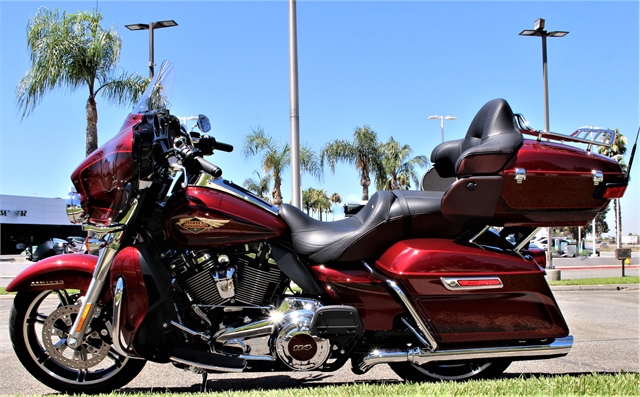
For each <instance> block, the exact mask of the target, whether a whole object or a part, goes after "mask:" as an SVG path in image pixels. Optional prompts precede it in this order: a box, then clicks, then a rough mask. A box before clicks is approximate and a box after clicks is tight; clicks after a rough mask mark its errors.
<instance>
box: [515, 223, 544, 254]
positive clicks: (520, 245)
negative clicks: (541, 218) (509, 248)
mask: <svg viewBox="0 0 640 397" xmlns="http://www.w3.org/2000/svg"><path fill="white" fill-rule="evenodd" d="M540 229H542V228H541V227H537V228H535V229H533V231H532V232H531V233H529V235H528V236H527V237H526V238H525V239H523V240H522V241H521V242H520V244H518V245H516V247H515V248H514V249H513V250H514V251H516V252H519V251H520V250H521V249H522V248H524V246H525V245H527V244H529V241H531V239H532V238H533V236H535V235H536V234H538V232H539V231H540Z"/></svg>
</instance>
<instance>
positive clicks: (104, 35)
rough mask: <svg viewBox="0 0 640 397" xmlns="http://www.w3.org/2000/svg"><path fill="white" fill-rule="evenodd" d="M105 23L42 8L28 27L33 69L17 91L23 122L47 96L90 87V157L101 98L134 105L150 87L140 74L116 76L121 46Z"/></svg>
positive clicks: (91, 15) (98, 18) (95, 141)
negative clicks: (57, 92) (97, 101)
mask: <svg viewBox="0 0 640 397" xmlns="http://www.w3.org/2000/svg"><path fill="white" fill-rule="evenodd" d="M101 20H102V15H101V14H100V13H96V12H95V11H94V12H86V11H85V12H78V13H76V14H67V13H66V12H63V13H62V15H60V14H59V13H58V10H57V9H56V10H53V11H52V10H50V9H48V8H45V7H42V8H40V9H38V12H37V13H36V15H35V17H34V18H33V19H31V20H29V23H28V26H27V28H28V31H27V46H28V48H29V51H30V53H31V54H30V60H31V68H30V69H29V70H28V71H27V73H26V74H25V75H24V77H22V79H21V80H20V83H19V84H18V87H17V103H18V108H19V109H20V110H22V117H23V118H24V117H26V116H28V115H29V114H30V113H31V112H32V111H33V110H34V109H35V107H36V106H37V105H38V104H39V103H40V102H41V101H42V99H43V97H44V95H45V94H46V93H48V92H49V91H53V90H55V89H68V90H69V91H75V90H76V89H78V88H80V87H82V86H87V88H88V89H89V98H88V99H87V104H86V117H87V130H86V142H87V144H86V154H87V155H89V154H90V153H91V152H93V151H94V150H96V149H97V148H98V110H97V105H96V96H97V95H98V93H102V95H103V97H105V98H106V99H107V100H108V101H110V102H113V103H116V104H118V105H127V104H132V103H135V102H136V101H137V99H138V98H139V97H140V95H141V94H142V92H143V91H144V89H145V87H146V86H147V84H148V82H149V81H148V79H147V78H145V77H141V76H138V75H136V74H128V73H126V72H123V73H122V74H120V75H119V76H116V75H115V72H116V69H117V65H118V60H119V58H120V47H121V45H122V43H121V40H120V36H119V35H118V33H117V31H116V30H115V29H114V28H113V27H112V28H111V29H109V30H106V29H104V28H103V27H101V26H100V21H101Z"/></svg>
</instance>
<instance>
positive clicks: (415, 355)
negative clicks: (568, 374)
mask: <svg viewBox="0 0 640 397" xmlns="http://www.w3.org/2000/svg"><path fill="white" fill-rule="evenodd" d="M572 346H573V336H571V335H569V336H567V337H564V338H558V339H556V340H554V341H553V342H552V343H550V344H546V345H545V344H539V345H527V346H499V347H482V348H472V349H451V350H439V351H434V352H430V351H425V350H421V349H418V348H416V349H410V350H393V349H379V350H373V351H371V352H370V353H369V354H367V355H366V356H365V357H364V358H363V359H362V361H360V362H359V363H358V364H357V365H356V366H354V370H356V371H358V373H365V372H367V371H368V370H370V369H371V368H372V367H373V366H374V365H378V364H388V363H397V362H410V363H413V364H416V365H424V364H428V363H430V362H436V361H469V360H497V359H511V360H530V359H537V358H551V357H561V356H566V355H567V354H569V351H570V350H571V347H572Z"/></svg>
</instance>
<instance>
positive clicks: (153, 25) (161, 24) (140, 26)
mask: <svg viewBox="0 0 640 397" xmlns="http://www.w3.org/2000/svg"><path fill="white" fill-rule="evenodd" d="M173 26H178V23H177V22H176V21H174V20H173V19H170V20H166V21H157V22H149V23H148V24H147V23H134V24H130V25H124V27H125V28H127V29H129V30H148V31H149V78H152V77H153V73H154V66H155V64H154V61H153V47H154V45H153V31H154V30H156V29H161V28H170V27H173Z"/></svg>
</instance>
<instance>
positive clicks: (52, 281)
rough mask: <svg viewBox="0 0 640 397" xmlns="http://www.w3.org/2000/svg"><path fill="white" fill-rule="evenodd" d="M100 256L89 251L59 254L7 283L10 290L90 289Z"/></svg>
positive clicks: (84, 290) (32, 266)
mask: <svg viewBox="0 0 640 397" xmlns="http://www.w3.org/2000/svg"><path fill="white" fill-rule="evenodd" d="M97 261H98V257H97V256H94V255H85V254H63V255H56V256H52V257H49V258H46V259H43V260H41V261H39V262H36V263H34V264H32V265H30V266H29V267H27V268H26V269H24V270H23V271H22V272H20V273H19V274H18V275H17V276H16V277H15V278H14V279H13V280H11V282H10V283H9V285H7V288H6V290H7V291H8V292H30V291H44V290H51V289H56V290H57V289H79V290H80V292H81V293H84V292H86V290H87V288H89V284H90V283H91V277H92V276H93V270H94V268H95V267H96V262H97Z"/></svg>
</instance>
